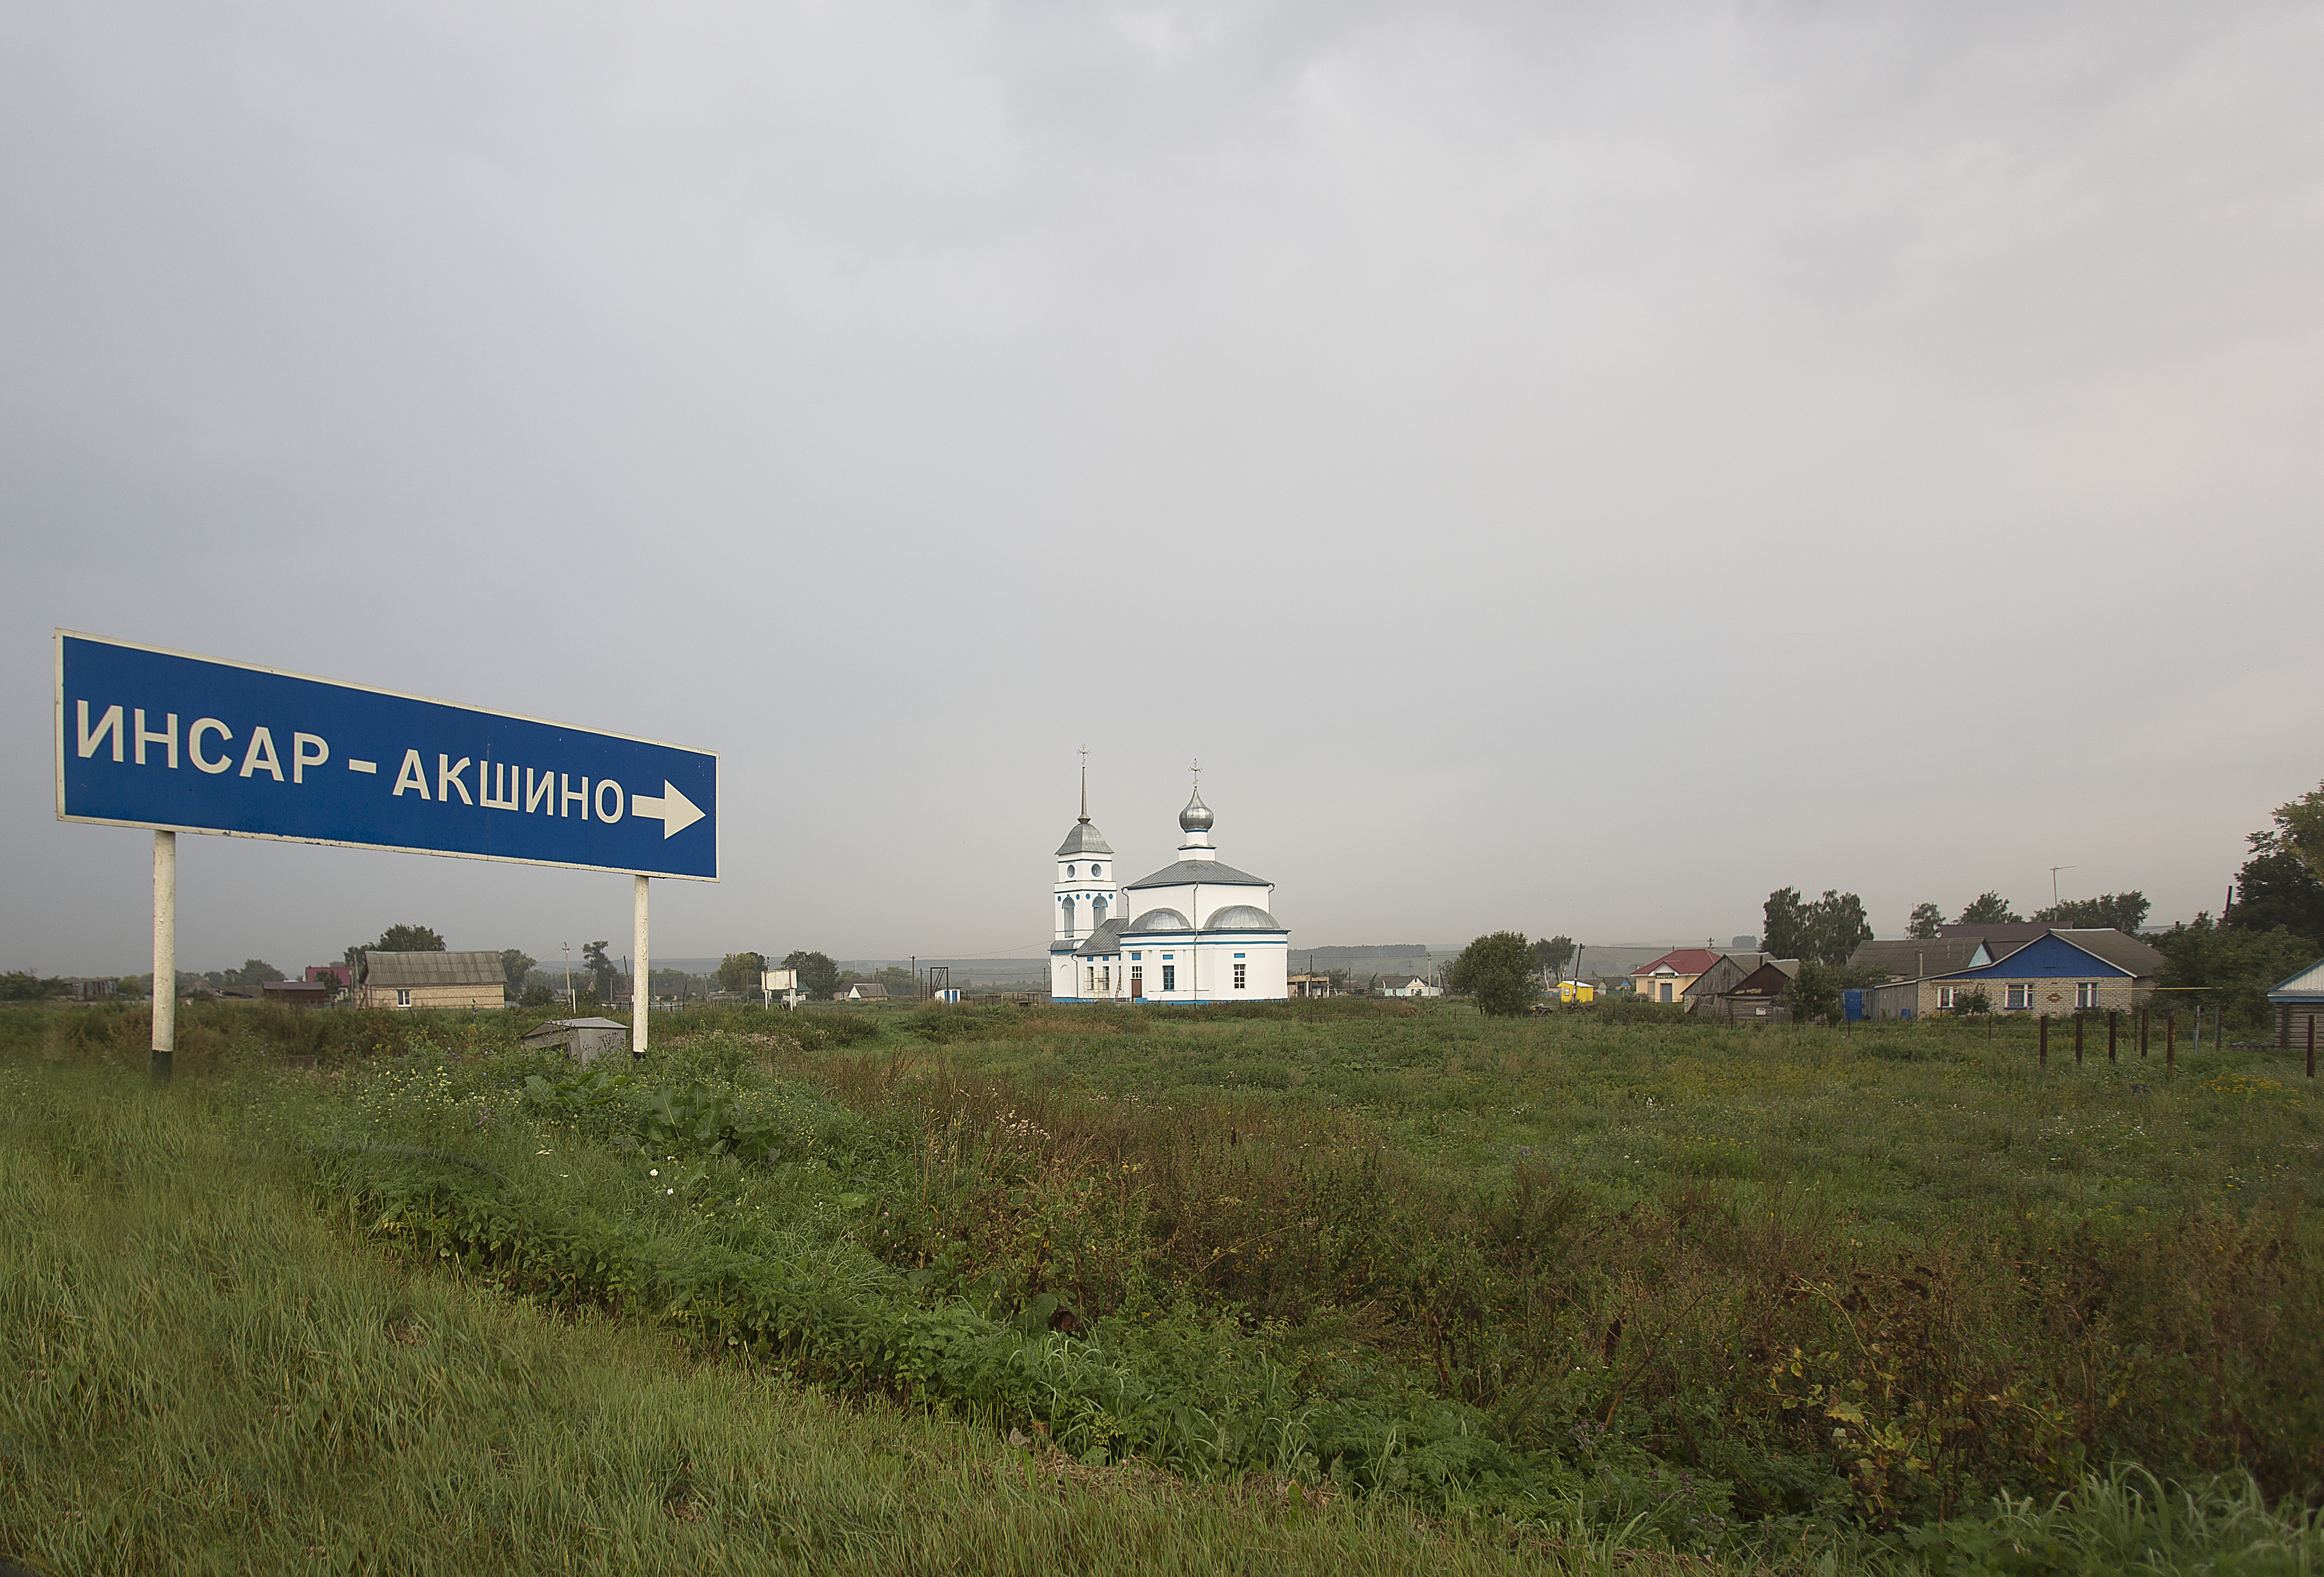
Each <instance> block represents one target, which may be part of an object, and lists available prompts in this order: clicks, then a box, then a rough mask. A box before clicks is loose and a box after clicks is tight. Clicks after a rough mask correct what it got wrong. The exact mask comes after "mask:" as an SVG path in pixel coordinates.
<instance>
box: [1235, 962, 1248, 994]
mask: <svg viewBox="0 0 2324 1577" xmlns="http://www.w3.org/2000/svg"><path fill="white" fill-rule="evenodd" d="M1248 967H1250V966H1249V965H1247V964H1236V965H1235V990H1237V991H1240V990H1242V989H1243V978H1242V972H1243V971H1244V970H1245V969H1246V968H1248Z"/></svg>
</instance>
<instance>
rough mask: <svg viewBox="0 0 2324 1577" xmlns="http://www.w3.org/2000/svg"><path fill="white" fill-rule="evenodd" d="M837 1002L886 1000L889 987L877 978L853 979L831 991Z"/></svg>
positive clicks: (832, 998) (833, 999)
mask: <svg viewBox="0 0 2324 1577" xmlns="http://www.w3.org/2000/svg"><path fill="white" fill-rule="evenodd" d="M831 1000H832V1001H835V1002H884V1001H887V1000H888V988H887V987H886V986H884V985H882V984H881V983H880V982H878V981H876V980H853V981H849V982H847V983H846V984H845V985H844V986H841V987H840V988H839V989H838V990H837V991H834V992H832V993H831Z"/></svg>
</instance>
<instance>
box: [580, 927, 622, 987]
mask: <svg viewBox="0 0 2324 1577" xmlns="http://www.w3.org/2000/svg"><path fill="white" fill-rule="evenodd" d="M610 945H611V944H610V943H609V942H585V943H583V944H582V945H581V965H582V967H583V968H585V969H586V970H587V971H588V972H589V989H590V991H591V992H592V993H593V994H594V995H595V997H596V999H597V1000H598V1001H601V1002H610V1001H613V999H614V998H615V997H616V996H618V995H620V994H621V990H622V972H621V971H620V970H619V969H617V968H615V967H614V965H613V960H612V959H610V958H608V957H606V956H605V949H606V948H607V947H608V946H610Z"/></svg>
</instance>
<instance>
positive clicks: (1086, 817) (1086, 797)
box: [1082, 745, 1089, 822]
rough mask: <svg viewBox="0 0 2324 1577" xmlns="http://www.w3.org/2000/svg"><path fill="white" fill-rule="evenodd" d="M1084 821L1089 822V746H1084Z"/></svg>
mask: <svg viewBox="0 0 2324 1577" xmlns="http://www.w3.org/2000/svg"><path fill="white" fill-rule="evenodd" d="M1082 820H1084V822H1086V821H1087V820H1089V746H1087V745H1084V746H1082Z"/></svg>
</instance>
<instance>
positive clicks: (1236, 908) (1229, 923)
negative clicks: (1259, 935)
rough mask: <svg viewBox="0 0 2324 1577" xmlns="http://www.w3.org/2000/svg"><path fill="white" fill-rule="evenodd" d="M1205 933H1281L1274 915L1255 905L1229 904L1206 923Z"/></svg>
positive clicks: (1204, 925) (1204, 926)
mask: <svg viewBox="0 0 2324 1577" xmlns="http://www.w3.org/2000/svg"><path fill="white" fill-rule="evenodd" d="M1203 929H1204V930H1205V931H1281V930H1285V929H1287V927H1284V926H1281V925H1278V924H1277V923H1276V918H1275V917H1274V916H1273V915H1270V914H1268V912H1267V911H1266V910H1265V909H1263V908H1259V906H1258V905H1257V904H1253V903H1236V904H1229V905H1228V906H1227V907H1226V908H1222V909H1220V910H1218V911H1217V912H1216V913H1214V914H1213V915H1212V916H1211V918H1209V919H1208V920H1207V921H1205V922H1204V923H1203Z"/></svg>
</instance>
